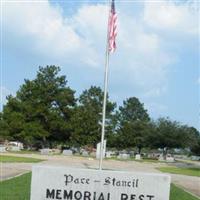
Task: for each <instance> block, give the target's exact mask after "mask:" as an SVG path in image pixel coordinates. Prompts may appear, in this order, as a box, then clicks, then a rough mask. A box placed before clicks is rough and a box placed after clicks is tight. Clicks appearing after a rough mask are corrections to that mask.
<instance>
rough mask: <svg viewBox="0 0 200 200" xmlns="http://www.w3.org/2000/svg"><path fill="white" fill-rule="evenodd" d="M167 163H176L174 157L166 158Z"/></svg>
mask: <svg viewBox="0 0 200 200" xmlns="http://www.w3.org/2000/svg"><path fill="white" fill-rule="evenodd" d="M166 161H167V162H174V161H175V160H174V157H171V156H169V157H166Z"/></svg>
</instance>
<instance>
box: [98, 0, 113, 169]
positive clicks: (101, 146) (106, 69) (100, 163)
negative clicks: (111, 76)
mask: <svg viewBox="0 0 200 200" xmlns="http://www.w3.org/2000/svg"><path fill="white" fill-rule="evenodd" d="M110 5H111V0H109V14H110ZM108 27H109V15H108ZM108 27H107V41H106V60H105V72H104V98H103V110H102V130H101V145H100V160H99V170H102V163H103V148H104V136H105V120H106V101H107V90H108V69H109V49H108V48H109V30H108V29H109V28H108Z"/></svg>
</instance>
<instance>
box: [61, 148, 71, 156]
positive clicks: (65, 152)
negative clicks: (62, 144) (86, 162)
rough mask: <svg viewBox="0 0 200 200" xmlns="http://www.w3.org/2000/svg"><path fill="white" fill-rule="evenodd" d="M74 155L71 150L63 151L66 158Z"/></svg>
mask: <svg viewBox="0 0 200 200" xmlns="http://www.w3.org/2000/svg"><path fill="white" fill-rule="evenodd" d="M72 154H73V152H72V150H69V149H66V150H63V155H64V156H72Z"/></svg>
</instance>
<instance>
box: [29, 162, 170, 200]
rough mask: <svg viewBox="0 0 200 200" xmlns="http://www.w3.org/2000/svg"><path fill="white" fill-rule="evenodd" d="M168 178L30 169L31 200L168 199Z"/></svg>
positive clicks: (36, 167)
mask: <svg viewBox="0 0 200 200" xmlns="http://www.w3.org/2000/svg"><path fill="white" fill-rule="evenodd" d="M169 192H170V176H168V175H165V174H153V173H150V174H148V173H132V172H122V171H109V170H92V169H70V168H64V167H48V166H37V165H35V166H33V170H32V183H31V200H55V199H63V200H64V199H65V200H169Z"/></svg>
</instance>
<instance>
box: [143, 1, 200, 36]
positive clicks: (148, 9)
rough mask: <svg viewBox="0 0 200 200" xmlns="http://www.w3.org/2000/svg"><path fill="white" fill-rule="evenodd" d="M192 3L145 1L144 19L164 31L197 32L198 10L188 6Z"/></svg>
mask: <svg viewBox="0 0 200 200" xmlns="http://www.w3.org/2000/svg"><path fill="white" fill-rule="evenodd" d="M191 3H192V2H191ZM192 5H193V4H187V3H182V4H176V3H175V1H158V2H157V1H156V2H155V1H153V2H150V1H146V2H145V7H144V21H145V22H146V24H148V25H150V26H152V27H153V28H157V29H161V30H165V31H166V30H168V31H178V32H181V33H182V34H185V33H187V34H188V33H189V34H197V33H198V26H197V24H198V14H199V12H198V11H197V10H192V9H191V7H190V6H192ZM196 6H198V5H196Z"/></svg>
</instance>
